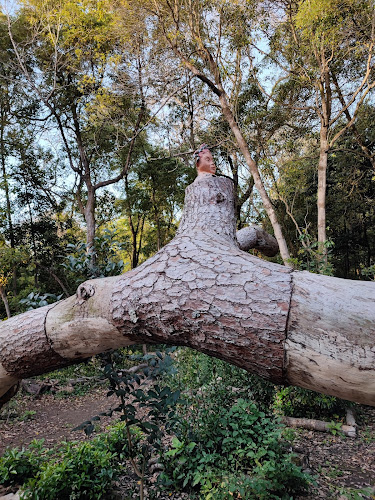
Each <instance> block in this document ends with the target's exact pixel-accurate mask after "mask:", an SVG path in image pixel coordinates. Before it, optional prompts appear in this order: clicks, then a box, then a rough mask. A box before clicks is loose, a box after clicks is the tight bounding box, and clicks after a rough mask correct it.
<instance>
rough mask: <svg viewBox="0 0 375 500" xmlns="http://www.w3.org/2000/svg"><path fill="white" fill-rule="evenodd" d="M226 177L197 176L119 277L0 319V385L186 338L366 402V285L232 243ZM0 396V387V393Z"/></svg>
mask: <svg viewBox="0 0 375 500" xmlns="http://www.w3.org/2000/svg"><path fill="white" fill-rule="evenodd" d="M233 199H234V198H233V184H232V182H231V181H230V179H227V178H223V177H216V176H211V175H208V176H203V177H198V178H197V179H196V181H195V182H194V183H193V184H192V185H190V186H189V187H188V188H187V190H186V199H185V210H184V213H183V217H182V220H181V223H180V227H179V230H178V232H177V234H176V237H175V238H174V239H173V240H172V241H171V242H170V243H169V244H168V245H166V246H165V247H164V248H162V249H161V250H160V251H159V252H158V253H157V254H156V255H154V256H153V257H152V258H150V259H148V260H147V261H146V262H145V263H143V264H142V265H141V266H139V267H137V268H136V269H133V270H131V271H129V272H127V273H125V274H123V275H121V276H117V277H111V278H102V279H97V280H90V281H87V282H85V283H83V284H82V285H80V286H79V288H78V290H77V294H76V296H73V297H70V298H68V299H66V300H63V301H61V302H58V303H57V304H54V305H50V306H46V307H43V308H40V309H37V310H34V311H29V312H27V313H24V314H21V315H19V316H16V317H13V318H11V319H9V320H7V321H5V322H3V323H2V324H1V325H0V387H1V393H2V394H4V393H5V392H6V391H7V390H8V389H9V388H10V387H11V386H12V385H13V384H14V383H15V382H16V381H17V380H19V379H20V378H23V377H30V376H33V375H37V374H39V373H43V372H47V371H49V370H53V369H55V368H58V367H62V366H66V365H68V364H73V363H76V362H79V361H81V360H83V359H85V358H87V357H89V356H92V355H94V354H97V353H99V352H103V351H105V350H107V349H111V348H116V347H121V346H126V345H130V344H133V343H137V344H142V343H148V344H152V343H166V344H171V345H186V346H190V347H192V348H194V349H197V350H200V351H202V352H204V353H207V354H209V355H211V356H216V357H218V358H221V359H224V360H226V361H229V362H230V363H232V364H235V365H237V366H240V367H242V368H244V369H246V370H248V371H249V372H251V373H256V374H258V375H260V376H262V377H264V378H265V379H268V380H271V381H273V382H275V383H277V384H282V383H285V384H288V383H290V384H293V385H298V386H301V387H306V388H308V389H313V390H317V391H321V392H324V393H326V394H332V395H336V396H340V397H342V398H344V399H350V400H353V401H357V402H360V403H365V404H368V405H373V406H375V376H374V372H375V347H374V343H373V339H374V338H375V307H374V303H375V285H374V284H373V283H369V282H357V281H350V280H342V279H338V278H331V277H327V276H320V275H314V274H310V273H307V272H298V271H292V269H290V268H288V267H285V266H280V265H278V264H274V263H270V262H266V261H264V260H261V259H258V258H256V257H254V256H252V255H249V254H248V253H246V252H243V251H241V250H240V249H239V248H238V244H237V240H236V238H235V214H234V202H233ZM1 393H0V394H1Z"/></svg>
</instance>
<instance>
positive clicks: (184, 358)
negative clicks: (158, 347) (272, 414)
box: [171, 348, 275, 408]
mask: <svg viewBox="0 0 375 500" xmlns="http://www.w3.org/2000/svg"><path fill="white" fill-rule="evenodd" d="M175 367H176V370H177V376H176V377H175V378H174V380H171V384H173V383H174V384H176V380H177V381H178V384H179V388H180V389H181V391H184V392H185V391H186V390H188V389H190V390H195V389H199V388H200V387H207V386H211V385H215V386H216V387H217V388H218V387H220V388H221V390H224V391H226V392H227V393H228V392H232V391H235V392H236V393H237V395H241V396H242V397H244V398H246V399H253V400H255V401H256V402H257V403H258V405H261V406H262V407H263V408H268V407H269V406H271V405H272V402H273V399H274V395H275V386H274V385H273V384H271V383H270V382H267V381H266V380H263V379H262V378H260V377H258V376H256V375H251V374H250V373H249V372H247V371H246V370H243V369H242V368H238V367H237V366H233V365H231V364H229V363H227V362H225V361H222V360H221V359H217V358H213V357H210V356H207V355H206V354H203V353H201V352H197V351H194V350H193V349H189V348H179V349H178V351H177V353H176V355H175Z"/></svg>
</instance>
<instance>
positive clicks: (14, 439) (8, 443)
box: [0, 387, 375, 500]
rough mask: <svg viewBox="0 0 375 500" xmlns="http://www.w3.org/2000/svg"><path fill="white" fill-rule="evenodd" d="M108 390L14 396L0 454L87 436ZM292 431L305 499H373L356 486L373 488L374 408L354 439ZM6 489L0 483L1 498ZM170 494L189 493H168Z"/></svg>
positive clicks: (362, 416) (2, 427)
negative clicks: (306, 476)
mask: <svg viewBox="0 0 375 500" xmlns="http://www.w3.org/2000/svg"><path fill="white" fill-rule="evenodd" d="M106 392H107V390H106V389H105V388H104V387H95V388H92V389H91V390H90V391H89V392H88V393H87V394H84V395H81V396H73V395H69V396H67V395H66V397H63V398H62V397H58V395H52V394H44V395H42V396H40V397H39V398H34V397H31V396H22V398H21V397H20V396H18V397H16V398H15V400H14V401H12V402H11V404H10V405H9V407H8V409H7V410H6V411H5V412H4V411H3V413H2V420H0V435H1V440H0V455H2V454H3V453H4V450H5V449H6V448H13V447H16V446H18V447H22V446H26V445H28V444H29V443H30V442H31V441H32V440H33V439H44V445H45V446H47V447H51V446H53V445H54V444H57V443H59V442H61V441H72V440H84V439H87V438H86V437H85V435H84V433H83V432H82V431H73V430H72V429H73V428H74V427H76V426H77V425H79V424H81V423H82V422H83V421H85V420H88V419H90V418H91V417H93V416H95V415H97V414H98V413H99V412H101V411H105V410H107V409H108V408H109V407H110V406H111V405H112V406H113V405H114V404H115V400H111V398H108V397H106ZM110 420H111V419H110V418H109V417H105V418H103V419H102V420H101V425H100V427H101V430H104V428H105V426H106V424H108V423H109V422H110ZM290 433H292V434H293V436H294V441H293V451H295V452H296V453H297V456H296V460H298V463H300V464H301V465H302V467H303V469H305V470H308V471H309V472H310V473H311V474H312V475H313V476H314V477H315V479H316V485H315V487H314V489H313V490H312V491H310V493H309V495H308V496H307V497H306V496H305V497H304V499H305V500H316V499H339V498H340V499H345V498H349V499H353V500H356V499H358V498H375V496H371V495H370V496H368V495H367V496H366V495H362V496H357V495H358V490H360V489H365V488H368V487H370V486H371V487H375V408H370V407H360V413H359V418H358V436H357V437H356V438H348V437H342V436H340V435H332V434H326V433H321V432H317V431H305V430H295V429H293V430H290ZM126 480H127V478H126V477H125V476H124V478H122V480H120V482H119V483H118V486H119V488H120V490H121V483H123V484H124V481H126ZM355 490H357V493H354V491H355ZM9 491H10V490H9V489H8V490H5V489H4V488H3V489H1V486H0V499H1V495H5V494H6V493H8V492H9ZM123 498H124V497H123ZM161 498H162V497H161ZM166 498H167V497H166ZM168 498H172V499H177V498H179V499H180V498H188V496H186V495H181V494H179V495H173V496H171V495H168Z"/></svg>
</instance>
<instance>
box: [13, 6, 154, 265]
mask: <svg viewBox="0 0 375 500" xmlns="http://www.w3.org/2000/svg"><path fill="white" fill-rule="evenodd" d="M24 20H26V22H27V23H28V25H29V28H28V31H27V33H26V34H25V37H24V39H23V40H22V41H19V40H17V39H16V38H15V36H14V33H15V32H16V31H17V26H18V24H19V23H21V22H24ZM8 23H9V35H10V38H11V40H12V44H13V50H14V53H15V57H16V61H17V63H18V66H19V68H20V69H21V71H22V72H23V76H24V82H25V83H24V86H25V88H24V90H25V92H26V93H32V94H33V95H35V96H37V98H38V99H39V101H40V104H41V112H40V118H45V121H46V127H47V125H48V126H49V131H48V137H49V139H50V140H52V141H58V142H59V143H60V145H61V148H60V149H61V155H63V156H64V157H65V161H66V163H67V164H68V165H69V167H70V169H71V172H72V175H71V177H72V179H73V177H74V187H73V189H74V195H75V200H76V203H77V205H78V207H79V210H80V212H81V213H82V215H83V216H84V218H85V222H86V232H87V235H86V243H87V250H88V253H89V254H90V256H91V258H92V260H93V263H94V260H95V252H94V237H95V230H96V218H95V206H96V197H97V191H98V190H99V189H101V188H104V187H106V186H109V185H112V184H115V183H117V182H118V181H120V180H121V179H122V178H123V177H124V175H125V174H126V172H127V171H128V169H129V167H130V164H131V161H132V153H133V149H134V145H135V142H136V139H137V138H138V135H139V133H140V129H141V126H142V123H143V120H144V118H145V106H144V103H143V101H142V97H141V89H140V86H141V85H142V79H141V72H142V68H141V65H140V63H139V59H138V60H137V59H135V62H133V59H132V61H131V64H130V63H129V60H128V59H127V54H126V53H123V51H122V47H123V46H124V42H125V41H126V33H125V34H124V33H119V31H118V30H117V29H116V26H117V25H116V20H115V15H114V14H113V11H112V10H111V6H110V3H109V2H107V1H104V2H99V3H98V2H92V1H90V0H85V1H83V2H80V3H76V2H69V3H65V2H60V1H54V0H52V1H49V2H45V1H44V0H25V1H23V2H22V8H21V10H20V11H19V12H18V13H17V14H16V17H15V18H11V17H8ZM128 63H129V65H130V66H132V67H131V68H130V69H128ZM133 67H135V70H134V71H133V74H132V72H131V70H132V69H133ZM42 112H44V116H42ZM120 157H121V158H120ZM72 183H73V182H72Z"/></svg>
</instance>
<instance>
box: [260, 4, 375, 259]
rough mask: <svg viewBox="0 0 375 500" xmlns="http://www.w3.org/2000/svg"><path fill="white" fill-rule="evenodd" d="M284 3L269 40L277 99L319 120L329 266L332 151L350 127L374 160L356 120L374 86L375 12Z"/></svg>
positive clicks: (321, 235) (321, 227)
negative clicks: (275, 70)
mask: <svg viewBox="0 0 375 500" xmlns="http://www.w3.org/2000/svg"><path fill="white" fill-rule="evenodd" d="M282 5H283V8H284V10H283V11H282V14H283V18H282V19H281V22H280V23H279V24H277V27H276V29H275V30H274V31H273V35H272V37H271V40H270V45H271V49H272V50H271V52H270V54H269V56H270V60H272V62H273V63H276V66H277V67H278V68H279V70H280V71H281V73H282V76H280V82H281V83H280V84H279V85H276V87H275V89H274V90H275V96H274V97H275V98H276V100H277V99H280V100H282V99H284V104H285V106H289V108H290V109H292V108H297V109H301V110H311V111H312V112H314V113H315V117H316V119H317V122H318V127H319V155H318V156H319V158H318V165H317V172H318V189H317V217H318V221H317V229H318V244H319V251H320V254H321V255H322V259H323V263H326V259H327V248H326V241H327V223H326V219H327V216H326V192H327V167H328V155H329V152H330V151H331V150H332V148H333V146H334V145H335V144H336V143H337V141H338V139H339V137H340V136H341V135H342V134H343V133H344V132H345V131H346V130H347V129H351V131H352V132H353V133H354V134H355V137H356V138H357V140H358V141H360V143H362V149H363V150H365V151H366V153H367V155H368V156H371V155H370V153H369V151H368V150H367V149H366V146H365V145H364V144H363V141H362V139H361V138H360V136H359V133H358V130H357V129H356V128H355V121H356V118H357V115H358V112H359V110H360V108H361V106H362V105H363V103H364V102H365V99H366V97H367V96H368V95H369V93H370V92H371V91H372V89H373V88H374V87H375V77H374V75H375V73H374V43H375V8H374V5H373V2H369V1H367V0H345V1H343V2H342V1H339V0H311V1H295V0H287V1H285V2H283V4H282ZM285 82H286V83H285ZM345 117H346V121H343V120H341V118H345ZM338 124H340V127H338Z"/></svg>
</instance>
